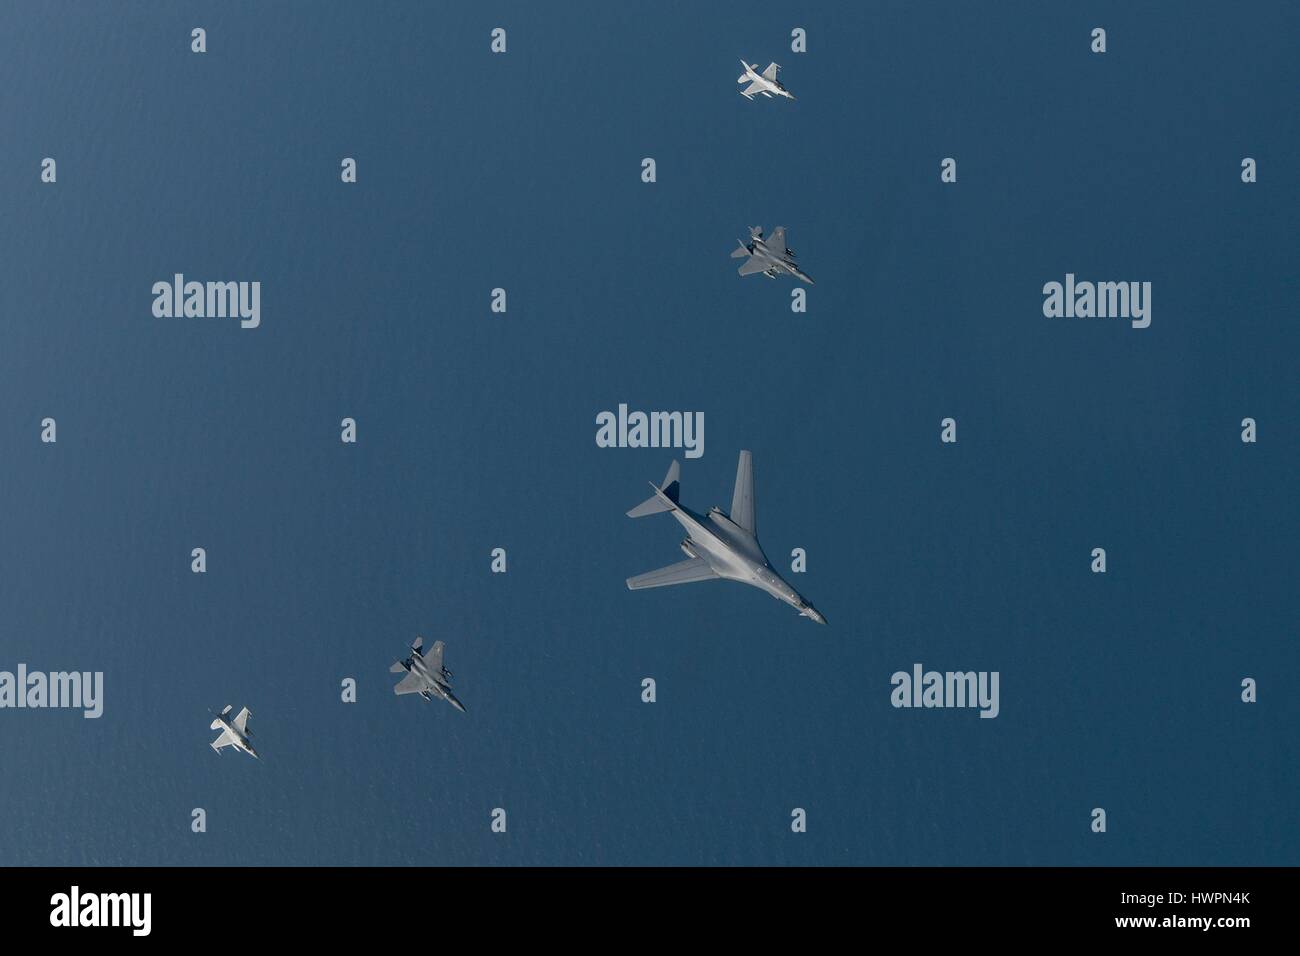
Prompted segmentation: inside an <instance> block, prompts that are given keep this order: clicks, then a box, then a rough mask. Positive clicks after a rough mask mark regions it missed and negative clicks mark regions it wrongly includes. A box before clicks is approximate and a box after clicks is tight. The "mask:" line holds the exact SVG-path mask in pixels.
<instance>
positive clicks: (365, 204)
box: [0, 2, 1300, 865]
mask: <svg viewBox="0 0 1300 956" xmlns="http://www.w3.org/2000/svg"><path fill="white" fill-rule="evenodd" d="M196 26H202V27H204V28H206V30H207V43H208V52H207V53H206V54H204V55H201V56H200V55H195V54H193V53H191V52H190V39H189V37H190V30H191V29H192V28H193V27H196ZM496 26H502V27H505V28H506V29H507V30H508V45H509V46H508V49H509V52H508V53H507V54H505V55H503V56H494V55H492V54H491V53H490V52H489V49H488V45H489V31H490V30H491V28H493V27H496ZM796 26H801V27H804V28H805V29H806V30H807V31H808V52H807V53H806V54H802V55H800V54H795V53H792V52H791V51H790V46H789V42H790V41H789V37H790V31H791V29H792V28H793V27H796ZM1095 26H1103V27H1105V28H1106V29H1107V31H1108V46H1109V52H1107V53H1106V54H1105V55H1104V56H1098V55H1094V54H1093V53H1091V52H1090V50H1089V34H1090V31H1091V29H1092V28H1093V27H1095ZM1298 27H1300V8H1297V7H1296V5H1295V4H1294V3H1290V2H1274V3H1266V2H1260V3H1246V4H1237V5H1232V6H1230V7H1226V6H1225V5H1223V4H1219V3H1208V2H1207V3H1179V4H1173V3H1168V4H1165V3H1159V4H1141V5H1134V4H1130V3H1095V4H1089V5H1086V6H1081V5H1078V4H1066V3H1039V2H1017V3H1002V4H996V5H983V4H970V3H958V2H952V3H930V2H923V3H903V2H890V3H875V2H873V3H864V4H858V3H854V4H849V3H840V4H828V3H817V4H808V5H804V6H800V5H798V4H790V3H767V2H756V3H746V4H720V3H717V4H707V5H705V4H697V3H684V2H682V3H657V4H651V5H645V6H633V5H631V4H607V3H594V2H593V3H576V2H565V3H560V4H538V3H503V4H495V5H493V6H491V7H483V6H481V5H477V4H469V3H461V4H452V5H442V4H439V5H432V4H428V3H364V4H362V3H352V4H315V3H269V4H268V3H252V2H238V3H201V4H193V5H186V4H175V3H161V2H148V3H146V2H140V3H131V4H114V5H103V4H90V3H62V2H58V3H26V2H24V3H11V4H6V5H4V7H3V9H2V10H0V76H3V82H2V83H0V120H2V135H0V212H2V216H0V222H2V223H3V225H2V226H0V253H2V257H0V258H2V261H3V268H2V269H0V323H2V326H0V329H2V333H3V339H2V342H3V344H2V346H0V410H3V414H0V448H3V450H4V457H3V462H2V463H0V490H2V491H3V497H2V499H0V669H6V670H12V669H14V668H15V667H16V665H17V664H18V663H19V662H23V663H26V664H27V665H28V666H29V667H30V668H32V669H36V670H66V669H76V670H102V671H103V672H104V674H105V685H106V686H105V698H106V699H105V710H104V716H103V717H102V718H101V719H99V720H85V719H83V718H82V717H81V716H80V715H79V713H77V712H68V711H26V710H24V711H16V710H5V711H0V820H2V821H3V825H0V863H8V864H65V863H66V864H177V865H207V864H273V863H285V864H297V863H303V864H325V863H328V864H348V863H358V864H382V863H394V864H580V863H585V864H850V863H852V864H958V865H966V864H1012V865H1016V864H1086V865H1093V864H1250V863H1285V864H1295V863H1297V862H1300V853H1298V852H1297V843H1296V835H1297V830H1296V817H1295V805H1296V793H1297V785H1298V784H1300V771H1298V770H1297V767H1298V766H1300V761H1298V760H1297V756H1298V755H1297V748H1296V739H1297V726H1300V723H1298V718H1300V707H1298V706H1297V702H1296V698H1295V693H1294V692H1295V688H1296V686H1297V678H1298V677H1300V675H1298V674H1297V664H1298V663H1300V661H1298V656H1300V655H1297V650H1296V622H1297V613H1296V612H1297V599H1296V584H1297V580H1296V578H1297V553H1296V542H1297V539H1298V534H1300V520H1298V518H1297V507H1296V475H1297V472H1298V466H1300V454H1298V452H1297V442H1296V432H1297V428H1300V395H1298V390H1297V355H1298V354H1300V333H1298V332H1297V326H1296V302H1297V297H1298V296H1300V280H1298V278H1297V267H1296V263H1297V242H1296V237H1297V230H1296V210H1297V208H1300V202H1298V201H1297V200H1298V199H1300V196H1298V195H1297V191H1298V190H1297V177H1296V174H1295V164H1296V157H1297V155H1298V154H1300V135H1297V111H1296V109H1295V104H1296V90H1297V88H1298V83H1300V67H1298V66H1297V60H1296V56H1295V45H1296V37H1297V28H1298ZM742 57H743V58H745V59H746V60H748V61H750V62H757V63H759V64H760V65H763V64H766V63H767V62H768V61H770V60H775V61H777V62H779V63H781V64H783V66H784V70H783V73H782V77H783V79H784V81H785V82H786V84H787V86H788V87H789V88H790V89H791V90H792V91H793V92H794V93H795V95H796V96H798V100H797V101H796V102H793V103H791V102H784V101H767V100H760V101H756V102H747V101H746V100H744V99H742V98H741V97H739V96H738V95H737V93H736V90H737V84H736V82H735V79H736V76H737V75H738V74H739V72H740V65H739V62H738V61H739V60H740V58H742ZM46 156H51V157H54V158H55V159H56V160H57V161H58V182H57V184H55V185H44V184H42V183H40V181H39V164H40V161H41V159H42V158H43V157H46ZM345 156H350V157H355V158H356V159H357V161H358V165H359V182H358V183H357V184H355V185H344V184H343V183H341V182H340V179H339V170H340V166H339V164H340V160H341V159H342V158H343V157H345ZM647 156H650V157H654V158H655V159H656V161H657V164H658V182H657V183H655V184H653V185H646V184H643V183H642V182H641V180H640V168H641V165H640V164H641V160H642V158H643V157H647ZM948 156H951V157H955V158H956V159H957V161H958V182H957V183H956V184H955V185H944V184H941V183H940V181H939V164H940V161H941V160H942V159H943V158H944V157H948ZM1246 156H1250V157H1254V158H1255V159H1256V160H1257V161H1258V164H1259V182H1258V183H1256V184H1254V185H1245V184H1243V183H1242V182H1241V181H1240V164H1241V160H1242V158H1243V157H1246ZM755 224H761V225H763V226H765V227H766V228H768V229H771V228H772V227H773V226H775V225H784V226H786V227H787V229H788V238H789V242H790V245H791V246H793V247H794V248H795V249H796V250H797V251H798V253H799V259H800V262H801V263H802V264H803V266H804V268H805V269H806V270H807V271H808V272H809V273H810V274H811V275H812V276H813V277H814V278H815V279H816V280H817V285H816V286H815V287H813V288H812V289H811V290H810V292H809V299H808V303H809V308H808V312H807V313H806V314H804V315H796V314H793V313H791V311H790V308H789V301H790V300H789V292H790V289H791V288H792V285H791V281H790V280H789V279H781V280H779V281H775V282H771V281H768V280H766V279H763V278H761V277H754V278H749V279H744V280H742V279H740V278H738V277H737V276H736V274H735V269H736V266H737V265H738V263H737V262H735V261H732V260H730V259H728V257H727V256H728V253H729V252H730V251H731V249H732V248H734V245H735V241H736V239H737V237H739V236H742V235H744V230H745V228H746V227H747V226H749V225H755ZM176 272H183V273H184V274H185V275H186V276H187V277H189V278H193V279H199V280H258V281H260V282H261V283H262V324H261V327H260V328H258V329H256V330H241V329H240V328H239V327H238V326H237V324H236V323H235V322H233V321H230V320H225V321H223V320H198V319H190V320H186V319H170V320H168V319H156V318H154V317H153V316H152V314H151V305H152V295H151V292H150V288H151V286H152V284H153V283H154V282H155V281H157V280H168V279H170V277H171V276H172V275H173V273H176ZM1067 272H1074V273H1076V274H1077V275H1078V276H1079V277H1080V278H1081V279H1092V280H1137V281H1150V282H1151V283H1152V284H1153V293H1152V323H1151V327H1150V328H1149V329H1146V330H1136V329H1132V328H1130V327H1129V326H1128V324H1127V323H1126V322H1121V321H1114V320H1075V319H1058V320H1049V319H1047V318H1044V316H1043V314H1042V292H1041V290H1042V286H1043V284H1044V283H1045V282H1049V281H1053V280H1055V281H1062V280H1063V279H1064V276H1065V274H1066V273H1067ZM497 286H502V287H505V288H506V289H507V290H508V296H509V300H508V301H509V311H508V312H507V313H506V314H505V315H495V314H492V313H491V312H489V308H488V306H489V293H490V290H491V289H492V288H493V287H497ZM620 402H626V403H628V404H629V405H630V406H631V407H632V408H635V409H643V410H647V411H648V410H655V409H679V410H689V411H702V412H704V413H705V419H706V430H705V454H704V457H703V458H701V459H699V460H695V461H685V462H684V463H683V472H682V495H683V501H685V502H686V503H687V504H689V505H691V506H692V507H695V508H696V509H697V510H698V509H703V508H707V507H709V506H710V505H714V504H718V505H721V506H723V507H724V508H725V507H726V506H727V505H728V504H729V502H730V497H731V484H732V480H733V478H734V474H735V465H736V453H737V451H738V450H739V449H741V448H749V449H752V450H753V452H754V460H755V469H756V478H757V500H758V523H759V530H760V532H761V541H762V543H763V544H764V546H765V547H766V550H767V553H768V554H769V556H770V557H771V558H772V560H773V563H774V565H776V567H777V568H778V570H781V571H782V572H786V571H788V568H789V558H788V555H789V554H790V551H791V549H792V548H794V547H802V548H804V549H806V551H807V553H808V570H807V573H805V574H803V575H795V576H793V577H792V578H791V580H792V582H793V583H794V584H795V586H796V587H798V588H799V590H800V591H801V592H802V593H803V594H804V595H805V596H806V597H807V598H808V599H809V600H811V601H812V602H813V603H814V604H816V606H817V607H818V608H819V609H820V610H822V611H823V612H824V613H825V614H826V615H827V617H828V618H829V621H830V624H829V626H828V627H825V628H821V627H817V626H816V625H813V624H811V623H810V622H808V621H806V620H801V619H799V618H798V617H797V615H796V614H795V613H794V612H793V611H792V610H791V609H790V608H788V607H786V606H784V605H781V604H778V603H776V602H774V601H772V600H771V599H770V598H768V597H766V596H765V595H763V594H762V593H760V592H759V591H756V590H754V589H750V588H745V587H742V586H740V585H736V584H730V583H716V584H715V583H709V584H700V585H690V586H686V587H681V588H675V589H665V590H658V591H644V592H637V593H631V592H629V591H627V590H626V588H625V587H624V584H623V582H624V579H625V578H626V577H628V576H629V575H632V574H636V573H639V572H642V571H646V570H649V569H652V568H656V567H659V566H661V565H664V564H669V563H672V562H674V561H677V560H680V559H681V557H682V555H681V553H680V551H679V550H678V547H677V545H678V542H679V541H680V540H681V537H682V532H681V529H680V527H679V526H677V525H676V524H675V523H674V522H672V521H671V520H670V519H668V518H664V517H657V518H647V519H644V520H640V521H631V520H629V519H627V518H625V517H624V511H625V510H626V509H627V508H629V507H631V506H632V505H634V504H636V503H637V502H639V501H641V500H642V499H643V498H644V497H645V496H646V494H647V493H648V491H647V489H646V484H645V482H646V480H647V479H659V478H660V477H661V476H662V475H663V473H664V471H665V469H666V468H667V466H668V464H669V461H670V460H671V458H672V453H670V452H667V451H663V450H651V449H646V450H631V449H619V450H611V449H600V448H597V447H596V445H595V441H594V437H595V431H596V428H595V416H596V415H597V413H598V412H600V411H602V410H606V409H610V410H612V409H616V408H617V406H618V404H619V403H620ZM46 416H52V417H54V418H56V419H57V421H58V442H57V444H55V445H46V444H42V443H41V442H40V441H39V423H40V420H41V419H42V418H44V417H46ZM345 416H351V417H353V418H355V419H356V420H357V422H358V429H359V441H358V443H357V444H356V445H344V444H342V443H341V442H340V441H339V422H340V420H341V419H342V418H344V417H345ZM947 416H951V417H953V418H955V419H956V420H957V422H958V437H959V441H958V443H957V444H956V445H944V444H941V443H940V441H939V430H940V429H939V423H940V420H941V419H942V418H944V417H947ZM1246 416H1250V417H1253V418H1255V419H1256V420H1257V421H1258V423H1259V426H1258V427H1259V441H1258V443H1257V444H1254V445H1245V444H1243V443H1242V442H1241V441H1240V438H1239V434H1240V430H1241V429H1240V422H1241V419H1242V418H1244V417H1246ZM498 546H500V547H505V548H506V549H507V551H508V555H509V558H508V560H509V571H508V573H507V574H504V575H494V574H491V573H489V561H490V558H489V554H490V552H491V550H492V549H493V548H494V547H498ZM195 547H204V548H206V549H207V554H208V572H207V573H206V574H205V575H195V574H192V573H191V572H190V551H191V549H192V548H195ZM1094 547H1104V548H1105V549H1106V551H1107V555H1108V565H1109V570H1108V572H1107V573H1106V574H1105V575H1094V574H1092V573H1090V571H1089V563H1090V560H1091V559H1090V552H1091V550H1092V549H1093V548H1094ZM416 635H423V636H424V637H425V640H426V641H432V640H434V639H439V638H441V639H443V640H445V641H446V642H447V664H448V666H449V667H451V669H452V670H453V671H455V673H456V688H457V692H458V694H459V695H460V697H461V699H462V700H463V701H464V702H465V704H466V706H467V707H468V709H469V712H468V714H465V715H462V714H459V713H456V712H455V711H453V710H452V709H451V708H449V707H448V706H446V705H445V704H441V703H435V704H426V703H424V702H422V701H420V700H419V699H412V698H409V697H406V698H402V699H397V698H395V697H394V696H393V694H392V691H391V685H392V684H393V683H395V682H396V679H397V678H396V677H394V676H392V675H390V674H389V673H388V670H387V668H388V665H389V664H390V663H391V662H392V661H393V660H394V659H396V658H398V657H400V656H401V655H402V654H403V652H404V649H405V648H406V646H407V645H408V644H409V643H410V642H411V640H413V639H414V637H415V636H416ZM916 662H920V663H922V664H924V665H925V666H926V667H927V668H935V669H938V670H968V669H969V670H996V671H999V672H1000V674H1001V714H1000V716H999V717H998V718H997V719H995V720H981V719H979V718H978V717H977V715H976V712H975V711H973V710H929V711H924V710H922V711H917V710H896V709H894V708H892V707H891V706H890V703H889V694H890V689H891V688H890V681H889V679H890V675H891V674H892V673H893V672H895V671H897V670H910V668H911V666H912V665H913V664H914V663H916ZM345 677H353V678H355V679H356V680H357V682H358V687H359V700H358V702H357V703H355V704H343V703H341V702H340V682H341V681H342V680H343V679H344V678H345ZM644 677H653V678H655V680H656V681H657V682H658V702H657V703H655V704H653V705H648V704H643V703H642V702H641V700H640V689H641V680H642V678H644ZM1244 677H1253V678H1255V679H1256V680H1257V681H1258V682H1259V702H1258V703H1256V704H1253V705H1247V704H1243V703H1242V702H1241V701H1240V699H1239V695H1240V682H1241V680H1242V678H1244ZM227 703H229V704H233V705H234V706H235V707H236V708H239V707H241V706H248V707H250V708H251V710H252V711H253V714H254V718H253V721H252V724H251V726H252V729H253V731H254V734H255V742H256V743H257V745H258V748H259V750H260V751H261V752H262V754H263V759H262V760H261V761H253V760H251V759H249V758H247V757H244V756H243V755H238V754H231V753H230V752H229V751H227V752H226V753H225V754H223V755H222V756H220V757H219V756H217V755H216V754H214V753H213V752H212V751H211V750H210V749H209V748H208V742H209V741H210V740H211V739H212V738H213V737H215V734H214V733H213V732H211V731H209V729H208V723H209V721H210V718H209V716H208V714H207V712H206V709H207V708H210V707H211V708H214V709H215V708H219V707H221V706H223V705H225V704H227ZM195 807H202V808H204V809H205V810H206V811H207V817H208V831H207V832H206V833H204V834H194V833H192V832H191V831H190V813H191V810H192V809H193V808H195ZM494 807H503V808H505V809H506V810H507V812H508V832H507V833H506V834H504V835H501V834H493V833H492V832H490V829H489V822H490V813H491V811H492V809H493V808H494ZM794 807H802V808H804V809H806V810H807V813H808V832H807V833H805V834H801V835H796V834H793V833H791V832H790V825H789V824H790V813H791V810H792V808H794ZM1094 807H1104V808H1105V809H1106V811H1107V813H1108V815H1109V821H1108V823H1109V826H1108V832H1107V833H1106V834H1105V835H1096V834H1093V833H1092V832H1090V829H1089V824H1090V819H1091V818H1090V813H1091V811H1092V809H1093V808H1094Z"/></svg>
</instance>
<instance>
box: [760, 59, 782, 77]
mask: <svg viewBox="0 0 1300 956" xmlns="http://www.w3.org/2000/svg"><path fill="white" fill-rule="evenodd" d="M779 69H781V66H780V64H778V63H769V64H768V65H767V69H766V70H764V71H763V79H765V80H775V79H776V71H777V70H779Z"/></svg>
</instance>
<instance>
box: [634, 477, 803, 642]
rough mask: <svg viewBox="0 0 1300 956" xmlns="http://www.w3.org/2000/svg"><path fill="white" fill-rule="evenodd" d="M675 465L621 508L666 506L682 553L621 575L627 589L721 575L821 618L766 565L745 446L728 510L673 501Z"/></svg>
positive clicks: (648, 510)
mask: <svg viewBox="0 0 1300 956" xmlns="http://www.w3.org/2000/svg"><path fill="white" fill-rule="evenodd" d="M680 471H681V469H680V466H679V465H678V464H677V462H676V461H674V462H673V463H672V465H671V466H670V467H669V469H668V474H667V476H665V478H664V482H663V484H662V485H658V486H656V485H655V484H654V483H653V482H651V483H650V487H651V488H653V489H654V497H653V498H648V499H647V500H645V501H643V502H642V503H641V504H639V505H637V506H636V507H635V508H633V509H632V510H631V511H629V512H628V513H627V515H628V517H629V518H641V517H644V516H645V515H653V514H659V513H661V512H664V511H667V512H670V513H671V514H672V516H673V517H674V518H676V519H677V520H678V522H679V523H680V524H681V526H682V527H683V528H685V529H686V540H685V541H683V542H682V550H683V551H684V552H686V554H687V556H688V559H687V560H686V561H681V562H679V563H677V564H670V565H669V566H668V567H666V568H660V569H659V570H658V571H648V572H646V573H645V574H638V575H637V576H636V577H634V578H628V579H627V586H628V588H629V589H630V590H633V591H636V590H639V589H641V588H661V587H666V586H667V585H670V584H689V583H690V582H692V581H713V580H716V579H718V578H725V579H726V580H729V581H739V582H741V583H742V584H749V585H753V586H754V587H756V588H762V589H763V590H764V591H766V592H767V593H768V594H770V595H772V596H773V597H774V598H776V599H777V600H779V601H784V602H785V603H786V604H789V605H790V606H791V607H793V608H794V609H795V610H796V611H798V612H799V616H800V617H806V618H808V619H810V620H813V621H816V622H817V623H818V624H825V623H826V618H824V617H822V615H821V612H819V611H818V610H817V609H816V608H815V607H813V606H812V605H811V604H809V603H808V602H807V601H805V600H804V599H803V598H802V597H800V596H799V592H798V591H796V590H795V589H794V588H792V587H790V585H789V584H787V583H786V582H785V581H783V580H781V578H780V576H779V575H778V574H777V573H776V572H775V571H773V570H772V565H770V564H769V563H768V561H767V556H766V555H765V554H763V549H762V547H761V546H760V545H759V543H758V536H757V527H758V526H757V524H756V523H755V520H754V462H753V457H752V456H751V455H750V453H749V452H747V451H742V452H741V453H740V461H739V463H738V464H737V465H736V490H735V492H734V493H733V494H732V496H731V513H730V514H723V513H722V510H721V509H719V508H717V507H714V508H711V509H709V513H708V515H707V516H705V515H700V514H696V513H695V512H694V511H691V510H690V509H689V508H687V507H685V506H684V505H682V504H680V503H678V500H677V499H678V495H679V494H680V492H681V483H680V482H679V481H678V480H677V479H678V475H679V474H680Z"/></svg>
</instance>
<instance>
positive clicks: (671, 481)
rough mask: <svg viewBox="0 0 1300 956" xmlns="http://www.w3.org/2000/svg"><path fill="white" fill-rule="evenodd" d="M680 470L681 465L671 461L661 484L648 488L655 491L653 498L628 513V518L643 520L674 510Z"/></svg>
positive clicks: (679, 490)
mask: <svg viewBox="0 0 1300 956" xmlns="http://www.w3.org/2000/svg"><path fill="white" fill-rule="evenodd" d="M681 470H682V467H681V465H680V464H678V463H677V462H676V461H673V463H672V464H671V465H670V466H669V467H668V474H666V475H664V480H663V484H661V485H658V486H655V485H651V486H650V487H652V488H654V490H655V493H654V497H653V498H647V499H646V500H645V501H643V502H641V503H640V504H639V505H637V506H636V507H635V508H633V509H632V510H631V511H629V512H628V513H627V516H628V517H629V518H644V517H645V516H646V515H657V514H660V513H662V512H664V511H672V510H673V509H674V508H676V507H677V498H678V495H680V494H681V490H682V483H681V482H680V481H678V480H677V476H678V475H680V474H681Z"/></svg>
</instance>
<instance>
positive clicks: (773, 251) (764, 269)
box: [731, 226, 816, 285]
mask: <svg viewBox="0 0 1300 956" xmlns="http://www.w3.org/2000/svg"><path fill="white" fill-rule="evenodd" d="M746 257H748V258H746ZM731 258H733V259H745V260H746V261H745V264H744V265H742V266H741V267H740V270H739V271H740V274H741V275H742V276H752V275H754V274H755V273H758V272H761V273H763V275H765V276H767V277H768V278H769V279H775V278H776V277H777V276H778V275H780V274H781V273H785V274H787V275H792V276H794V277H795V278H797V279H800V280H802V281H804V282H807V283H808V284H809V285H816V283H815V282H813V280H812V277H811V276H809V275H807V274H806V273H804V272H803V271H801V270H800V268H799V267H798V266H797V265H795V261H794V260H795V255H794V250H793V249H789V248H787V247H786V244H785V226H777V227H776V228H775V229H773V230H772V234H771V235H770V236H768V237H767V238H766V239H764V238H763V227H762V226H750V227H749V242H747V243H746V242H742V243H740V248H738V249H737V250H736V251H735V252H733V253H732V254H731Z"/></svg>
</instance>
